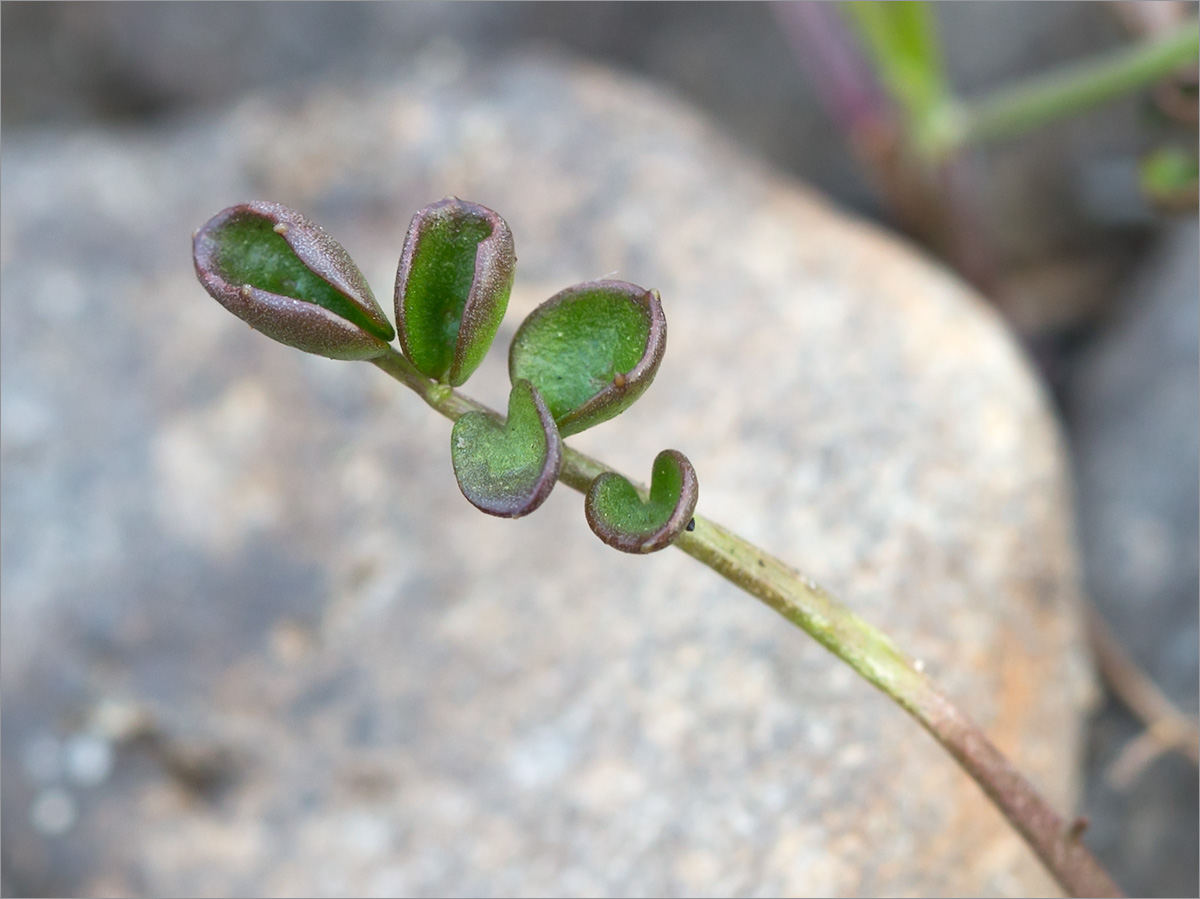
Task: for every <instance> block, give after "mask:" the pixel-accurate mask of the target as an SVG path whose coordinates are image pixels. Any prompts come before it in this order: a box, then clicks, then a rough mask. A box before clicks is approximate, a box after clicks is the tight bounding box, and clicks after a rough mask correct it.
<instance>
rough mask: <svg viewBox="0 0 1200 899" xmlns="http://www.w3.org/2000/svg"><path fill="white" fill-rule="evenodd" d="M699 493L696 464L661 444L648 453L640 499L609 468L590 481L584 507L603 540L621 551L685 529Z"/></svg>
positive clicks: (644, 549)
mask: <svg viewBox="0 0 1200 899" xmlns="http://www.w3.org/2000/svg"><path fill="white" fill-rule="evenodd" d="M699 496H700V485H699V482H698V481H697V480H696V470H695V469H694V468H692V463H691V462H689V461H688V458H687V456H685V455H684V454H683V453H681V452H679V451H678V450H663V451H662V452H661V453H659V454H658V455H657V456H656V457H655V458H654V469H653V472H652V474H651V478H650V495H649V498H648V499H647V500H646V501H645V502H643V501H642V498H641V496H640V495H639V494H638V491H637V489H636V488H635V487H634V486H633V485H632V484H631V483H629V481H628V480H626V479H625V478H623V477H622V476H621V475H619V474H617V473H616V472H611V471H610V472H605V473H604V474H602V475H600V476H599V477H598V478H596V480H594V481H593V482H592V486H591V487H590V488H589V489H588V492H587V499H586V500H585V501H584V511H585V512H586V514H587V520H588V525H589V526H590V527H591V529H592V530H593V531H594V532H595V534H596V536H597V537H599V538H600V539H601V540H603V541H604V542H605V543H607V544H608V545H609V546H611V547H613V548H614V549H619V550H621V551H622V552H627V553H652V552H655V551H657V550H660V549H663V548H665V547H667V546H670V545H671V544H672V543H674V542H675V539H676V538H677V537H678V536H679V535H680V533H681V532H683V531H684V530H690V527H689V525H690V524H691V522H692V515H693V513H695V511H696V500H697V499H698V498H699Z"/></svg>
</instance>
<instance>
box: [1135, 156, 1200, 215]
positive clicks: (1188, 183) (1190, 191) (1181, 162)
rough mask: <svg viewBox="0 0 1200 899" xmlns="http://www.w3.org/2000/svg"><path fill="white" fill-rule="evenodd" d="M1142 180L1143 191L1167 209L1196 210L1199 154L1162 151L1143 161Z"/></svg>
mask: <svg viewBox="0 0 1200 899" xmlns="http://www.w3.org/2000/svg"><path fill="white" fill-rule="evenodd" d="M1139 176H1140V180H1141V185H1142V190H1143V191H1145V193H1146V194H1147V195H1148V196H1149V197H1150V199H1151V200H1153V201H1154V202H1155V203H1157V204H1158V205H1159V206H1161V207H1163V208H1164V209H1168V210H1174V209H1179V210H1183V209H1187V208H1189V207H1190V208H1192V209H1195V207H1196V194H1197V182H1198V181H1200V164H1198V162H1197V158H1196V151H1195V150H1194V149H1193V150H1192V151H1191V152H1186V151H1184V150H1181V149H1179V148H1178V147H1163V148H1161V149H1158V150H1155V151H1154V152H1153V153H1151V154H1150V155H1149V156H1147V157H1146V158H1145V159H1143V160H1142V163H1141V166H1140V171H1139Z"/></svg>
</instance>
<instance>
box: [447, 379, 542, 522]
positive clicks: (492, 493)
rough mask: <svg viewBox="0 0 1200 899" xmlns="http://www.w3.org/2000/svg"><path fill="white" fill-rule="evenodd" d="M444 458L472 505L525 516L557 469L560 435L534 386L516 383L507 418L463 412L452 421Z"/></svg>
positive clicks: (538, 502) (506, 515)
mask: <svg viewBox="0 0 1200 899" xmlns="http://www.w3.org/2000/svg"><path fill="white" fill-rule="evenodd" d="M450 457H451V461H452V462H453V463H454V476H455V477H456V478H458V487H459V489H460V490H462V493H463V496H465V497H466V498H467V499H468V500H469V501H470V502H471V504H472V505H474V506H475V507H476V508H478V509H481V510H482V511H484V512H487V513H488V514H489V515H497V516H499V517H501V518H520V517H521V516H522V515H528V514H529V513H530V512H532V511H533V510H534V509H536V508H537V507H538V506H540V505H541V504H542V503H543V502H545V501H546V497H548V496H549V495H550V491H551V490H552V489H554V484H555V483H556V482H557V481H558V474H559V472H560V471H561V470H562V438H561V437H559V434H558V429H557V428H556V427H555V426H554V419H553V418H551V417H550V412H549V411H548V410H547V409H546V403H545V401H544V400H543V399H542V397H541V396H540V395H539V394H538V392H537V389H536V388H535V387H534V386H533V385H532V384H530V383H529V382H528V381H518V382H517V383H516V384H515V385H513V388H512V391H511V392H510V393H509V396H508V419H507V420H506V421H504V422H500V421H497V420H496V419H495V418H493V417H492V416H491V415H488V414H487V413H484V412H468V413H467V414H465V415H463V416H462V417H461V418H459V419H458V421H456V422H455V423H454V430H453V431H452V432H451V435H450Z"/></svg>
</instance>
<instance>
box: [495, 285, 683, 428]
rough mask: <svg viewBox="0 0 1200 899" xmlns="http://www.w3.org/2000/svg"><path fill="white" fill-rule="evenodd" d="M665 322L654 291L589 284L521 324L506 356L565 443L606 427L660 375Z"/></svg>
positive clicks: (571, 289)
mask: <svg viewBox="0 0 1200 899" xmlns="http://www.w3.org/2000/svg"><path fill="white" fill-rule="evenodd" d="M666 342H667V322H666V319H665V318H664V317H663V311H662V303H661V301H660V300H659V296H658V292H657V291H654V290H645V289H644V288H641V287H638V286H637V285H635V284H629V283H627V282H625V281H589V282H587V283H584V284H576V285H575V286H574V287H568V288H567V289H566V290H563V291H560V292H559V293H557V294H555V295H554V296H552V297H551V298H550V299H548V300H547V301H546V302H544V303H542V305H540V306H538V307H537V309H535V310H533V312H531V313H530V314H529V317H528V318H526V319H525V321H524V322H522V323H521V327H520V328H518V329H517V333H516V335H515V336H514V337H513V342H512V346H511V347H510V348H509V354H508V371H509V375H510V377H511V378H512V380H513V382H514V383H515V382H516V381H518V380H519V379H522V378H526V379H528V380H529V381H532V382H533V384H534V385H535V386H536V387H537V389H538V390H539V391H540V392H541V394H542V396H543V397H545V399H546V405H547V406H548V407H549V409H550V414H551V415H553V416H554V420H555V422H556V423H557V424H558V429H559V432H560V433H561V434H562V435H563V436H564V437H568V436H570V435H571V434H577V433H579V432H580V431H582V430H585V429H586V428H590V427H592V426H593V425H597V424H600V422H602V421H607V420H608V419H610V418H612V417H613V416H615V415H618V414H620V413H621V412H623V411H624V410H625V409H627V408H628V407H629V406H630V405H631V404H632V403H633V402H634V400H636V399H637V398H638V397H639V396H641V395H642V394H643V393H645V391H646V388H647V387H649V386H650V382H651V381H653V380H654V376H655V374H657V372H658V366H659V363H660V362H661V361H662V356H663V351H664V350H665V349H666Z"/></svg>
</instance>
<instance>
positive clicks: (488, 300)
mask: <svg viewBox="0 0 1200 899" xmlns="http://www.w3.org/2000/svg"><path fill="white" fill-rule="evenodd" d="M516 261H517V257H516V256H515V255H514V254H513V239H512V232H510V231H509V230H508V225H507V224H505V222H504V219H502V218H500V216H498V215H496V213H494V212H492V210H490V209H488V208H486V207H484V206H479V205H477V204H475V203H467V202H464V201H463V200H459V199H457V198H455V197H451V198H449V199H445V200H441V201H440V202H437V203H432V204H430V205H429V206H426V207H425V208H424V209H422V210H421V211H420V212H418V213H417V214H416V215H414V216H413V218H412V223H411V224H410V225H409V226H408V235H407V236H406V237H405V239H404V251H403V253H402V254H401V256H400V267H399V268H398V269H397V271H396V327H397V328H398V329H399V331H400V348H401V349H402V350H403V351H404V355H405V356H407V357H408V359H409V361H410V362H412V364H413V365H415V366H416V367H417V369H418V370H419V371H420V372H421V373H422V374H424V375H426V376H427V377H430V378H435V379H437V380H439V381H445V382H447V383H450V384H453V385H454V386H456V387H457V386H458V385H459V384H462V383H463V382H465V381H466V380H467V378H469V377H470V376H471V373H472V372H473V371H475V369H476V368H477V367H478V366H479V363H480V362H482V361H483V357H484V355H486V354H487V351H488V347H489V346H491V344H492V339H493V338H494V337H495V336H496V329H497V328H499V327H500V321H501V319H503V318H504V311H505V310H506V309H507V308H508V296H509V293H510V292H511V291H512V283H513V268H514V266H515V264H516Z"/></svg>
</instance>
